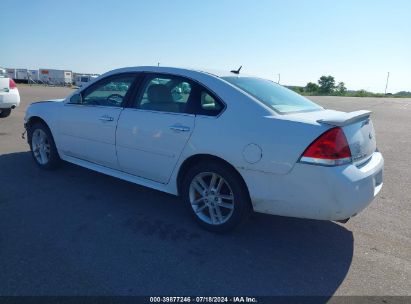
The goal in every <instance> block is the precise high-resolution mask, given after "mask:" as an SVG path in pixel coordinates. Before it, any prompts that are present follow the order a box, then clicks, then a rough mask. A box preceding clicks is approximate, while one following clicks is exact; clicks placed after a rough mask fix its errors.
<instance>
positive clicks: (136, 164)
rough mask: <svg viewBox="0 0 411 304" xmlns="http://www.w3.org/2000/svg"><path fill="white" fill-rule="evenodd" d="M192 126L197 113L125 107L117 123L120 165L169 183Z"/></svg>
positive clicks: (140, 174)
mask: <svg viewBox="0 0 411 304" xmlns="http://www.w3.org/2000/svg"><path fill="white" fill-rule="evenodd" d="M180 128H181V129H185V130H187V131H180V130H179V129H180ZM193 129H194V115H187V114H179V113H164V112H156V111H146V110H137V109H125V110H124V111H123V112H122V113H121V116H120V120H119V123H118V127H117V156H118V162H119V165H120V168H121V169H122V170H123V171H125V172H127V173H130V174H134V175H137V176H140V177H143V178H147V179H151V180H153V181H156V182H160V183H167V182H168V181H169V179H170V176H171V173H172V172H173V169H174V167H175V165H176V163H177V161H178V159H179V157H180V154H181V152H182V150H183V149H184V147H185V145H186V143H187V141H188V139H189V138H190V135H191V133H192V130H193Z"/></svg>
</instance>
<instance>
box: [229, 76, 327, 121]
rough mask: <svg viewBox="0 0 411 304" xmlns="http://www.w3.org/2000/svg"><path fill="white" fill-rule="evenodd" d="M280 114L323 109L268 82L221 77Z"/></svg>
mask: <svg viewBox="0 0 411 304" xmlns="http://www.w3.org/2000/svg"><path fill="white" fill-rule="evenodd" d="M222 78H223V79H224V80H226V81H228V82H229V83H231V84H233V85H234V86H236V87H238V88H239V89H241V90H243V91H245V92H247V93H248V94H250V95H252V96H253V97H255V98H256V99H258V100H259V101H261V102H262V103H264V104H265V105H267V106H268V107H270V108H271V109H273V110H275V111H276V112H278V113H281V114H287V113H294V112H308V111H318V110H322V109H323V108H322V107H320V106H319V105H317V104H315V103H314V102H312V101H310V100H308V99H307V98H305V97H303V96H301V95H299V94H297V93H295V92H293V91H291V90H289V89H287V88H284V87H283V86H280V85H279V84H276V83H275V82H272V81H270V80H266V79H262V78H255V77H222Z"/></svg>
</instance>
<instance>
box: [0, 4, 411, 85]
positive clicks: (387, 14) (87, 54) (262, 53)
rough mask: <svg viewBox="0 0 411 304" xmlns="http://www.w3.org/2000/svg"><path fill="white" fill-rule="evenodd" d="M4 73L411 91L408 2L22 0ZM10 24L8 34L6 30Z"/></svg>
mask: <svg viewBox="0 0 411 304" xmlns="http://www.w3.org/2000/svg"><path fill="white" fill-rule="evenodd" d="M3 8H6V9H5V10H3V13H2V14H1V15H2V17H1V20H2V22H1V23H2V28H3V29H2V30H1V31H0V66H2V67H13V68H34V69H37V68H59V69H70V70H73V71H74V72H85V73H93V72H94V73H103V72H105V71H108V70H110V69H113V68H118V67H124V66H137V65H157V62H160V64H161V65H162V66H179V67H194V68H211V69H220V70H228V69H230V70H231V69H233V68H237V67H238V66H240V65H243V71H244V72H246V73H248V74H256V75H259V76H263V77H266V78H270V79H274V80H277V77H278V76H277V75H278V74H281V83H282V84H289V85H305V84H306V83H307V82H309V81H314V82H315V81H317V80H318V78H319V77H320V76H321V75H333V76H334V77H335V78H336V81H337V82H339V81H343V82H345V83H346V86H347V87H348V88H349V89H366V90H370V91H374V92H383V91H384V89H385V82H386V77H387V72H390V73H391V77H390V83H389V86H388V92H393V93H394V92H397V91H402V90H407V91H411V1H408V0H402V1H401V0H390V1H385V0H374V1H369V0H361V1H358V0H356V1H354V0H344V1H332V0H312V1H303V0H301V1H298V0H287V1H286V0H283V1H275V0H267V1H265V0H253V1H251V0H250V1H241V0H173V1H166V0H155V1H148V0H144V1H143V0H141V1H139V0H129V1H125V0H115V1H114V0H107V1H106V0H88V1H85V0H70V1H67V0H66V1H60V0H53V1H52V0H48V1H46V0H44V1H42V0H36V1H34V0H32V1H23V0H13V1H7V4H6V5H3ZM4 25H6V26H4Z"/></svg>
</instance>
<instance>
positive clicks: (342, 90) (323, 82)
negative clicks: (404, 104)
mask: <svg viewBox="0 0 411 304" xmlns="http://www.w3.org/2000/svg"><path fill="white" fill-rule="evenodd" d="M289 88H290V89H292V90H294V91H295V92H297V93H299V94H302V95H312V96H314V95H325V96H349V97H384V96H391V97H411V92H406V91H402V92H398V93H395V94H390V93H388V94H382V93H372V92H368V91H366V90H358V91H349V90H347V88H346V87H345V83H344V82H338V83H336V81H335V78H334V77H333V76H330V75H328V76H321V77H320V79H318V81H317V83H314V82H309V83H307V85H306V86H305V87H296V86H291V87H289Z"/></svg>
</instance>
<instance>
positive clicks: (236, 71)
mask: <svg viewBox="0 0 411 304" xmlns="http://www.w3.org/2000/svg"><path fill="white" fill-rule="evenodd" d="M242 67H243V66H240V67H239V68H238V70H232V71H230V72H231V73H233V74H237V75H238V74H240V71H241V68H242Z"/></svg>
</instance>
